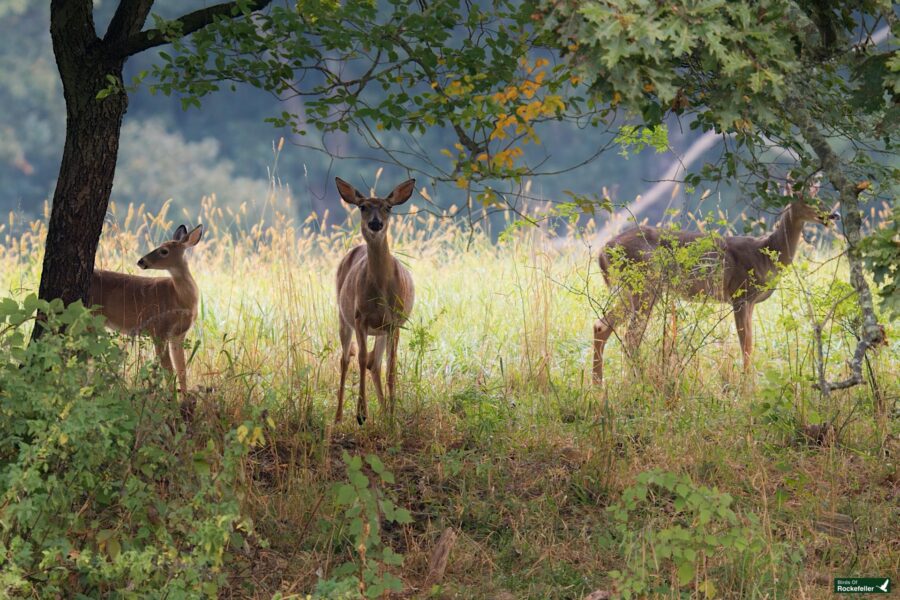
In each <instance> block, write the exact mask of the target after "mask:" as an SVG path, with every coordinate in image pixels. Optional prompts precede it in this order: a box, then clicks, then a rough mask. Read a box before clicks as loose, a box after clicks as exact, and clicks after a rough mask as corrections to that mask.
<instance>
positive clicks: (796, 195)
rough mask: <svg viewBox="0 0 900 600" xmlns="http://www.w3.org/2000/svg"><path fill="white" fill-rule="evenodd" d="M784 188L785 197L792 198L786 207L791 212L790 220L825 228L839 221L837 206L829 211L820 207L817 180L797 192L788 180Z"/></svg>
mask: <svg viewBox="0 0 900 600" xmlns="http://www.w3.org/2000/svg"><path fill="white" fill-rule="evenodd" d="M784 188H785V195H786V196H790V197H792V198H793V200H792V201H791V203H790V204H789V205H788V206H789V207H790V210H791V218H792V219H794V220H795V221H801V222H810V223H818V224H820V225H826V226H827V225H831V224H832V223H833V222H834V221H839V220H840V219H841V215H840V214H839V213H838V212H837V205H835V206H834V207H833V208H832V209H831V210H830V211H829V210H827V209H825V208H823V207H822V206H821V202H820V201H819V181H818V179H814V180H813V181H812V182H811V183H810V184H809V185H808V186H806V188H805V189H804V188H801V189H799V190H794V188H793V185H792V184H791V181H790V180H788V181H787V183H786V184H785V186H784Z"/></svg>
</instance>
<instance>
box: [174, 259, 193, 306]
mask: <svg viewBox="0 0 900 600" xmlns="http://www.w3.org/2000/svg"><path fill="white" fill-rule="evenodd" d="M169 274H170V275H171V276H172V284H173V286H174V288H175V296H176V297H177V298H178V304H180V305H181V306H184V307H186V308H195V307H196V306H197V301H198V300H199V296H200V294H199V292H198V289H197V283H196V282H195V281H194V278H193V276H192V275H191V270H190V269H189V268H188V266H187V265H186V264H185V265H184V266H178V267H172V268H170V269H169Z"/></svg>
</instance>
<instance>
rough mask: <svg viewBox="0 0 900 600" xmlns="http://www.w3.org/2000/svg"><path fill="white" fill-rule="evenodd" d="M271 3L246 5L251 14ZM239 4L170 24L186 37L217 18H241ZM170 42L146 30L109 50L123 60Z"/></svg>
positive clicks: (204, 10) (202, 11)
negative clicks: (178, 28) (179, 29)
mask: <svg viewBox="0 0 900 600" xmlns="http://www.w3.org/2000/svg"><path fill="white" fill-rule="evenodd" d="M128 1H129V0H123V3H126V2H128ZM135 1H140V0H135ZM271 3H272V0H253V1H251V2H249V3H248V4H247V7H248V8H249V9H250V11H251V12H252V11H258V10H262V9H263V8H265V7H266V6H268V5H269V4H271ZM241 4H242V3H240V2H223V3H222V4H215V5H213V6H208V7H206V8H201V9H199V10H195V11H194V12H192V13H188V14H186V15H183V16H181V17H179V18H177V19H175V20H174V21H172V23H173V24H175V25H176V26H180V28H181V37H187V36H189V35H191V34H192V33H194V32H195V31H199V30H201V29H203V28H204V27H206V26H208V25H211V24H212V23H213V22H214V21H215V20H216V18H217V17H227V18H235V17H239V16H242V15H243V14H244V13H243V12H242V11H241V10H240V6H241ZM120 8H121V6H120ZM117 14H118V11H117ZM171 42H172V39H171V38H169V37H167V36H166V34H164V33H163V32H162V31H160V30H159V29H148V30H146V31H141V32H138V33H135V34H134V35H131V36H130V37H128V38H127V39H125V40H123V41H122V42H121V43H120V44H118V45H116V46H114V47H111V48H110V49H109V50H110V52H111V53H112V54H114V55H116V56H119V57H122V58H124V57H128V56H132V55H134V54H138V53H140V52H143V51H144V50H148V49H150V48H155V47H156V46H162V45H165V44H169V43H171Z"/></svg>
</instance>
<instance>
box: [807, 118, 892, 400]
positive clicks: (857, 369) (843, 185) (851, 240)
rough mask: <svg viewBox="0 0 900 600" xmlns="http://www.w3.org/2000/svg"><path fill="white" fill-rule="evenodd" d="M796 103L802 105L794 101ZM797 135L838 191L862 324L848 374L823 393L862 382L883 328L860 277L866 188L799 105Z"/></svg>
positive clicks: (866, 285) (851, 282)
mask: <svg viewBox="0 0 900 600" xmlns="http://www.w3.org/2000/svg"><path fill="white" fill-rule="evenodd" d="M797 105H798V106H802V104H801V103H800V102H799V101H798V102H797ZM794 115H795V117H796V120H797V125H798V126H799V127H800V134H801V135H802V136H803V139H805V140H806V141H807V143H808V144H809V145H810V146H812V149H813V152H815V153H816V156H818V157H819V160H820V161H821V162H822V171H823V172H824V173H825V176H826V177H827V178H828V180H829V181H830V182H831V184H832V185H833V186H834V187H835V189H836V190H837V191H838V198H839V200H840V203H841V208H842V209H843V213H844V215H843V222H844V237H846V239H847V261H848V262H849V263H850V284H851V285H852V286H853V289H854V290H856V294H857V297H858V302H859V308H860V310H861V311H862V316H863V323H862V327H861V328H860V329H861V331H860V334H859V341H858V342H857V345H856V350H855V351H854V352H853V358H852V359H851V360H850V377H848V378H847V379H845V380H843V381H838V382H824V383H823V384H820V385H825V386H826V388H825V389H823V391H824V392H826V393H827V392H828V391H831V390H841V389H845V388H849V387H853V386H855V385H859V384H860V383H863V375H862V363H863V359H864V358H865V356H866V350H868V349H869V348H875V347H877V346H878V345H879V344H881V343H882V342H883V341H884V329H883V328H882V327H881V326H880V325H879V324H878V319H877V318H876V317H875V307H874V305H873V303H872V292H871V291H870V290H869V284H868V283H866V279H865V277H863V265H862V257H861V256H860V253H859V242H860V240H861V239H862V233H861V229H862V219H861V214H862V212H861V211H860V209H859V195H860V194H861V193H862V192H863V190H865V189H866V186H864V185H855V184H854V183H853V182H852V181H848V180H847V178H846V176H845V175H844V169H843V165H842V164H841V159H840V157H839V156H838V155H837V153H836V152H835V151H834V150H832V148H831V145H830V144H829V143H828V140H827V139H826V138H825V136H824V135H822V132H821V131H819V128H818V127H816V125H815V124H814V123H813V120H812V118H811V117H810V115H809V113H808V112H806V110H804V109H802V108H799V109H797V110H796V111H795V113H794Z"/></svg>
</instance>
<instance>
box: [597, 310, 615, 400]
mask: <svg viewBox="0 0 900 600" xmlns="http://www.w3.org/2000/svg"><path fill="white" fill-rule="evenodd" d="M612 332H613V325H612V322H611V319H610V318H609V317H607V316H606V315H604V316H603V317H602V318H600V319H597V321H596V322H595V323H594V365H593V381H594V385H599V384H601V383H602V382H603V350H604V348H606V341H607V340H608V339H609V336H611V335H612Z"/></svg>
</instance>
